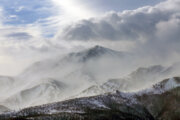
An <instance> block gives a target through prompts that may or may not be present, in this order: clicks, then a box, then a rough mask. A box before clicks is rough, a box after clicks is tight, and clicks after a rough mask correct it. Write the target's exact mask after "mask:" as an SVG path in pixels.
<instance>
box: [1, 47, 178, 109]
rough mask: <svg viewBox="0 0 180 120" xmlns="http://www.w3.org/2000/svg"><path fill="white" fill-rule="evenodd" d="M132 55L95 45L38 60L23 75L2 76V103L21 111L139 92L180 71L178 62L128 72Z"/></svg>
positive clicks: (8, 107) (6, 106)
mask: <svg viewBox="0 0 180 120" xmlns="http://www.w3.org/2000/svg"><path fill="white" fill-rule="evenodd" d="M131 57H132V54H130V53H126V52H120V51H115V50H111V49H108V48H104V47H101V46H95V47H93V48H90V49H86V50H84V51H80V52H74V53H70V54H68V55H65V56H63V57H62V56H60V57H54V58H50V59H46V60H43V61H39V62H36V63H34V64H33V65H31V66H30V67H28V68H27V69H26V70H25V71H24V72H22V74H20V75H19V76H16V77H0V83H1V84H0V90H1V91H0V93H1V94H0V105H2V106H3V107H2V108H3V109H4V108H7V109H11V110H17V109H21V108H24V107H30V106H35V105H41V104H46V103H51V102H57V101H62V100H67V99H70V98H76V97H84V96H92V95H99V94H102V93H109V92H115V91H116V90H119V91H123V92H124V91H126V92H127V91H128V92H129V91H137V90H140V89H143V88H147V87H149V85H152V84H153V83H155V82H158V81H159V80H161V79H164V78H167V77H171V76H172V73H174V71H176V70H178V67H177V65H173V66H170V67H163V66H160V65H157V66H152V67H148V68H138V69H137V70H135V71H133V72H132V73H130V74H127V71H129V70H128V69H127V68H126V67H127V66H128V65H130V66H131V63H129V64H128V65H127V64H124V63H127V59H128V60H129V58H131ZM132 58H133V57H132ZM126 70H127V71H126ZM126 74H127V75H126ZM123 75H124V76H123ZM173 75H174V74H173ZM174 76H176V74H175V75H174Z"/></svg>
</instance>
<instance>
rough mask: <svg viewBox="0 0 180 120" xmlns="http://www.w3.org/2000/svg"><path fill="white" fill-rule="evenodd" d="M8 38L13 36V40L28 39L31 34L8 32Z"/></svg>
mask: <svg viewBox="0 0 180 120" xmlns="http://www.w3.org/2000/svg"><path fill="white" fill-rule="evenodd" d="M6 37H8V38H13V39H15V40H29V39H31V38H33V36H32V35H30V34H28V33H26V32H18V33H10V34H8V35H6Z"/></svg>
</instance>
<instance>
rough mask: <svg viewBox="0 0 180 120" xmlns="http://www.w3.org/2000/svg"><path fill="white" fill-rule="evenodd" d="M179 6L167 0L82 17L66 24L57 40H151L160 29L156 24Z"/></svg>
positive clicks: (177, 10)
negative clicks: (85, 17)
mask: <svg viewBox="0 0 180 120" xmlns="http://www.w3.org/2000/svg"><path fill="white" fill-rule="evenodd" d="M179 5H180V1H178V0H168V1H166V2H162V3H160V4H158V5H156V6H146V7H142V8H139V9H136V10H129V11H123V12H119V13H117V12H110V13H108V14H106V15H105V16H103V17H101V18H93V19H89V20H82V21H80V22H78V23H75V24H72V25H69V26H67V27H66V28H64V30H61V31H60V32H59V33H58V35H57V39H62V40H77V41H79V40H80V41H88V40H92V41H98V40H99V41H102V40H109V41H122V40H132V41H134V40H137V41H141V40H143V41H144V40H146V39H152V38H153V37H155V35H156V33H158V32H160V31H158V30H160V29H158V28H157V25H158V24H161V22H168V21H171V20H172V19H174V17H175V16H177V15H178V14H179V13H180V10H179ZM164 6H166V7H164ZM176 19H179V18H177V17H176ZM159 26H160V25H159Z"/></svg>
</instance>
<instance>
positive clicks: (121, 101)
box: [0, 77, 180, 120]
mask: <svg viewBox="0 0 180 120" xmlns="http://www.w3.org/2000/svg"><path fill="white" fill-rule="evenodd" d="M179 90H180V78H179V77H174V78H170V79H166V80H163V81H162V82H160V83H157V84H155V85H153V86H152V87H151V88H148V89H145V90H141V91H139V92H134V93H124V92H120V91H116V93H111V94H104V95H99V96H94V97H84V98H79V99H73V100H67V101H63V102H57V103H53V104H47V105H43V106H37V107H32V108H27V109H23V110H21V111H17V112H10V113H6V114H2V115H0V118H1V119H9V118H12V117H14V118H18V117H22V118H31V119H35V118H39V119H44V120H46V119H52V118H54V119H55V118H56V119H60V118H62V116H64V117H65V118H69V119H70V118H74V115H75V116H76V117H77V118H76V119H77V120H78V119H79V118H82V119H83V120H85V119H87V118H86V117H89V118H91V119H95V118H93V116H96V117H97V118H99V119H100V118H101V117H100V116H104V117H106V118H107V119H110V118H111V119H112V117H114V116H116V117H117V116H118V118H119V119H120V118H121V119H125V118H126V119H130V118H128V116H132V118H131V119H139V120H144V119H146V120H153V119H165V120H166V119H167V120H168V119H179V118H180V116H179V115H178V114H179V107H178V105H179V101H178V99H179V98H180V96H179V94H177V93H178V92H179ZM159 91H161V92H159ZM169 100H170V101H169ZM165 106H166V107H165ZM107 112H108V115H107ZM91 113H93V114H92V116H91ZM99 113H101V114H99ZM115 113H118V114H117V115H116V114H115ZM175 113H176V114H175ZM99 115H100V116H99ZM97 118H96V119H97ZM76 119H75V120H76Z"/></svg>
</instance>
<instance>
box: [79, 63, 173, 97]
mask: <svg viewBox="0 0 180 120" xmlns="http://www.w3.org/2000/svg"><path fill="white" fill-rule="evenodd" d="M167 71H168V72H167ZM169 76H171V72H170V71H169V67H163V66H160V65H155V66H151V67H147V68H142V67H141V68H138V69H137V70H135V71H133V72H132V73H130V74H129V75H128V76H126V77H123V78H120V79H110V80H108V81H107V82H105V83H103V84H101V85H93V86H91V87H89V88H88V89H85V90H84V91H82V92H81V93H80V94H79V95H78V96H79V97H80V96H81V97H82V96H91V95H98V94H102V93H107V92H115V91H116V90H120V91H127V92H130V91H137V90H140V89H143V88H147V87H148V86H150V85H152V84H154V83H157V82H158V81H159V80H161V79H165V78H167V77H169Z"/></svg>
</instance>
